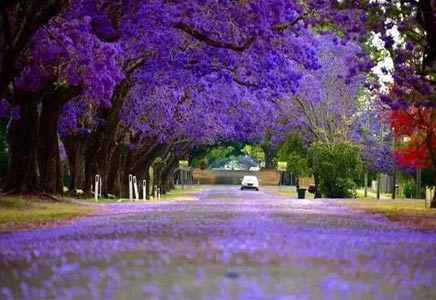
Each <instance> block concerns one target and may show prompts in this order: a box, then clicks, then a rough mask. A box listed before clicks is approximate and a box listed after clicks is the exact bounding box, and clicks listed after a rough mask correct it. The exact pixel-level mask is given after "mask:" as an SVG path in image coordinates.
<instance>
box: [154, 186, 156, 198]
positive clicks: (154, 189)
mask: <svg viewBox="0 0 436 300" xmlns="http://www.w3.org/2000/svg"><path fill="white" fill-rule="evenodd" d="M154 199H157V185H155V186H154Z"/></svg>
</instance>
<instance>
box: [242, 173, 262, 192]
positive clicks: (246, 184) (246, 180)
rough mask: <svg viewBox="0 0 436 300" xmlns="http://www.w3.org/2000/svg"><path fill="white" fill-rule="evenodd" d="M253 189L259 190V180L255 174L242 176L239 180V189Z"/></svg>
mask: <svg viewBox="0 0 436 300" xmlns="http://www.w3.org/2000/svg"><path fill="white" fill-rule="evenodd" d="M245 189H254V190H256V191H258V190H259V180H258V179H257V177H256V176H249V175H247V176H244V177H243V178H242V180H241V190H245Z"/></svg>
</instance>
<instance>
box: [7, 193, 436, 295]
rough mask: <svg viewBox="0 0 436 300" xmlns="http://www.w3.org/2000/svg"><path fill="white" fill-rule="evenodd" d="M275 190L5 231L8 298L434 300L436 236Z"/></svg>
mask: <svg viewBox="0 0 436 300" xmlns="http://www.w3.org/2000/svg"><path fill="white" fill-rule="evenodd" d="M271 190H272V188H269V189H268V188H264V189H262V190H261V191H260V192H256V191H240V190H239V189H238V187H236V186H210V187H206V188H205V189H204V190H203V191H202V192H201V193H200V194H199V195H198V200H196V201H174V202H160V203H156V202H155V203H150V202H148V203H122V204H119V203H114V204H107V205H103V206H104V208H105V212H104V213H102V215H99V216H95V217H90V218H85V219H81V220H78V221H75V222H73V223H72V224H69V225H65V226H62V227H55V228H46V229H37V230H30V231H21V232H15V233H7V234H2V235H0V250H1V251H0V299H17V298H18V299H52V298H55V299H159V300H160V299H262V300H265V299H274V300H280V299H436V287H435V282H436V233H435V232H422V231H417V230H410V229H407V228H403V227H401V225H399V224H397V223H391V222H389V221H388V220H386V219H385V218H384V217H383V216H380V215H372V214H364V213H362V212H357V211H352V210H350V209H347V208H343V207H339V206H337V205H335V200H313V199H311V200H298V199H289V198H286V197H283V196H281V197H280V196H274V195H273V194H271V193H270V191H271ZM336 201H338V200H336ZM339 201H340V200H339ZM103 206H102V207H103Z"/></svg>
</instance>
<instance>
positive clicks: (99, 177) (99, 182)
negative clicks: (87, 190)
mask: <svg viewBox="0 0 436 300" xmlns="http://www.w3.org/2000/svg"><path fill="white" fill-rule="evenodd" d="M98 186H99V193H98V195H99V196H100V198H101V197H102V196H101V195H102V193H101V186H102V184H101V176H98Z"/></svg>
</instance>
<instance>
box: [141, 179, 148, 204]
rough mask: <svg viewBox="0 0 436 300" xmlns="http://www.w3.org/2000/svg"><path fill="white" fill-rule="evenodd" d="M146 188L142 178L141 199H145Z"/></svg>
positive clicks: (145, 182)
mask: <svg viewBox="0 0 436 300" xmlns="http://www.w3.org/2000/svg"><path fill="white" fill-rule="evenodd" d="M146 188H147V181H146V180H145V179H144V180H143V181H142V200H144V201H145V200H147V199H146V197H147V195H146Z"/></svg>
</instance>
